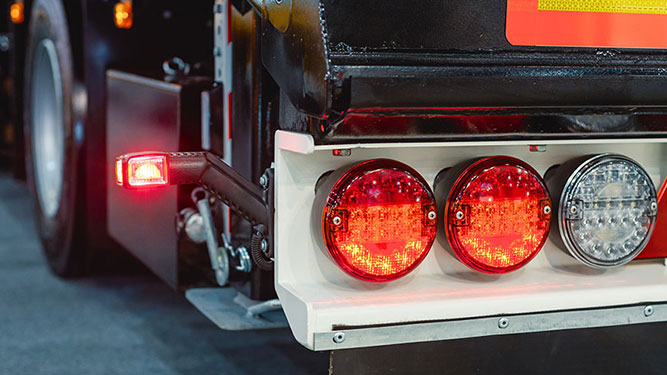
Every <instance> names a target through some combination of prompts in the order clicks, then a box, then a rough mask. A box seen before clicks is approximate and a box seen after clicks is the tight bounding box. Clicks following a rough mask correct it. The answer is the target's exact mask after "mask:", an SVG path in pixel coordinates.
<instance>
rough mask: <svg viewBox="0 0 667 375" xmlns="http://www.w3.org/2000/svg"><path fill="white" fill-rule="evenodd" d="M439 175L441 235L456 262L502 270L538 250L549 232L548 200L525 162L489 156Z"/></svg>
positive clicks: (521, 262) (496, 271)
mask: <svg viewBox="0 0 667 375" xmlns="http://www.w3.org/2000/svg"><path fill="white" fill-rule="evenodd" d="M443 176H444V177H442V178H438V183H437V186H438V189H437V191H438V196H443V197H448V198H447V204H446V205H445V211H444V229H445V234H446V236H447V241H448V243H449V245H450V247H451V249H452V251H453V252H454V254H455V255H456V256H457V257H458V258H459V260H461V262H463V263H464V264H466V265H467V266H468V267H470V268H472V269H473V270H476V271H479V272H484V273H491V274H500V273H507V272H511V271H514V270H517V269H519V268H521V267H523V266H524V265H526V264H527V263H528V262H530V260H531V259H533V258H534V257H535V255H537V253H538V252H539V251H540V249H542V246H543V245H544V242H545V241H546V239H547V236H548V235H549V226H550V219H551V200H550V198H549V193H548V192H547V189H546V186H545V184H544V182H543V181H542V178H541V177H540V176H539V174H538V173H537V172H536V171H535V170H534V169H533V168H532V167H531V166H529V165H528V164H526V163H524V162H522V161H521V160H518V159H515V158H511V157H507V156H495V157H487V158H482V159H477V160H473V161H468V162H464V163H461V164H459V165H457V166H455V167H453V168H451V169H450V170H448V171H447V172H446V173H444V174H443ZM441 192H442V194H440V193H441Z"/></svg>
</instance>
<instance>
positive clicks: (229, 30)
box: [227, 0, 232, 44]
mask: <svg viewBox="0 0 667 375" xmlns="http://www.w3.org/2000/svg"><path fill="white" fill-rule="evenodd" d="M231 42H232V1H231V0H227V44H229V43H231Z"/></svg>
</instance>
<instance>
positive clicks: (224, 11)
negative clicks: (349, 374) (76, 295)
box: [28, 0, 667, 351]
mask: <svg viewBox="0 0 667 375" xmlns="http://www.w3.org/2000/svg"><path fill="white" fill-rule="evenodd" d="M44 1H45V0H44ZM127 3H129V4H130V5H131V6H133V7H134V9H135V10H137V9H145V12H146V14H152V13H151V12H150V10H146V9H149V6H148V4H152V3H151V2H150V1H146V2H139V1H138V0H137V1H134V2H118V3H117V4H126V5H127ZM83 4H84V5H87V6H88V7H84V8H83V9H84V11H87V12H89V13H87V14H88V15H89V16H90V17H91V18H90V19H89V20H88V21H87V22H92V21H90V20H98V19H99V20H102V19H106V18H109V17H107V16H108V14H107V13H104V12H103V11H102V10H100V9H98V8H96V7H97V5H92V4H88V3H87V2H85V1H84V2H83ZM117 4H116V8H115V10H116V13H115V15H116V17H121V18H123V13H122V12H121V13H120V15H119V13H118V5H117ZM142 4H146V8H140V6H141V5H142ZM175 7H176V8H173V9H171V10H170V12H173V14H178V13H177V12H176V11H175V9H178V5H175ZM123 9H127V8H121V11H122V10H123ZM129 9H130V10H131V9H132V8H129ZM207 9H208V10H207V12H208V13H206V14H204V13H203V11H197V10H194V9H190V11H191V13H188V14H187V20H188V22H192V20H197V19H202V20H206V19H208V20H209V21H210V26H211V27H210V30H207V28H206V27H204V28H203V30H200V31H198V32H197V34H196V36H198V38H197V37H194V38H193V40H192V43H184V44H181V43H176V44H175V45H174V47H173V48H171V49H170V48H162V49H160V50H159V52H156V53H155V56H153V55H151V56H150V58H148V59H145V60H142V61H138V60H137V59H135V58H134V57H133V56H132V54H128V53H127V52H123V53H121V52H113V51H125V50H124V49H123V47H122V45H123V43H135V44H132V45H133V46H135V47H137V48H141V47H142V46H143V47H144V48H147V45H145V44H141V43H140V42H139V41H134V42H133V41H131V38H130V35H131V34H129V33H131V32H132V30H135V32H138V29H137V28H138V27H141V26H140V25H141V22H142V18H140V17H138V13H135V18H134V22H135V25H134V26H132V25H130V28H129V31H128V29H124V28H123V27H120V26H119V23H118V21H117V20H116V25H115V26H116V28H115V29H113V28H110V29H104V28H99V26H93V25H92V24H91V25H88V24H86V23H85V22H84V24H85V25H88V26H86V27H84V30H88V31H87V32H90V34H88V35H92V36H95V37H96V38H98V39H91V40H102V41H105V42H106V44H105V45H107V46H109V50H110V51H112V52H113V53H110V54H101V52H99V50H94V49H93V48H94V45H93V44H91V43H88V42H87V41H86V40H84V41H83V44H84V50H86V51H98V52H99V53H100V54H98V55H94V56H89V55H85V54H84V56H88V57H84V58H83V61H84V65H85V64H89V65H85V66H90V67H89V70H88V71H89V72H90V73H91V74H93V75H94V76H95V77H97V78H96V79H97V81H95V82H97V83H95V84H92V83H91V82H92V81H91V78H90V76H87V78H86V82H85V83H84V84H83V86H85V88H86V90H87V93H88V94H87V95H88V96H87V97H88V98H89V102H88V113H87V114H86V117H85V118H86V119H91V118H95V119H97V120H99V121H96V122H94V125H93V123H92V122H90V121H88V120H86V121H88V122H86V123H85V126H86V129H88V127H91V126H97V127H102V128H103V130H104V131H102V132H100V131H99V129H98V130H96V131H94V132H93V133H90V132H86V134H94V135H95V137H96V138H95V140H94V142H98V143H97V144H103V145H104V147H103V151H100V150H89V152H88V154H86V156H85V158H86V159H85V160H86V163H87V164H86V167H85V168H86V173H87V176H88V178H92V177H91V176H93V177H94V178H96V179H102V180H103V181H104V190H102V191H103V192H104V196H103V199H102V200H101V201H99V200H98V201H97V202H98V204H102V205H103V206H104V207H103V209H102V211H101V212H103V213H104V220H103V223H104V224H105V225H104V227H103V228H102V230H103V232H104V233H105V236H108V237H110V240H111V241H112V242H115V243H118V244H121V245H122V246H123V247H124V248H125V249H126V250H128V251H130V252H131V253H132V254H133V255H135V256H136V257H137V258H139V259H140V260H141V261H143V262H144V263H145V264H147V265H148V267H149V268H151V269H152V270H153V271H154V272H156V273H157V274H158V275H159V276H160V277H161V278H163V279H164V280H165V281H167V282H168V283H169V284H170V285H172V286H174V287H176V288H180V289H182V290H186V295H187V297H188V299H190V301H192V302H193V304H195V306H197V307H198V308H199V309H200V310H202V312H203V313H204V314H206V315H207V316H208V317H209V318H211V319H212V320H213V321H214V322H215V323H216V324H218V325H219V326H221V327H222V328H225V329H247V328H262V327H264V328H267V327H275V326H280V325H283V324H285V322H284V321H283V320H282V318H281V317H280V316H278V317H277V318H276V317H275V316H274V317H270V316H269V315H270V314H269V313H268V311H271V310H275V309H276V308H279V307H281V308H282V311H284V315H285V317H286V319H287V323H288V324H289V326H290V328H291V330H292V333H293V334H294V337H295V338H296V340H297V341H298V342H299V343H301V344H302V345H303V346H305V347H306V348H308V349H311V350H316V351H319V350H339V349H349V348H360V347H371V346H385V345H396V344H404V343H414V342H434V341H442V340H452V339H459V338H471V337H481V336H491V335H506V334H515V333H527V332H545V331H552V330H564V329H576V328H591V327H606V326H616V325H630V324H639V323H655V322H661V321H667V289H665V284H667V276H665V275H666V274H665V261H664V258H665V257H667V248H665V245H664V241H663V240H662V239H663V237H664V235H665V234H664V233H666V232H665V230H666V228H663V227H664V226H665V225H667V223H666V222H665V219H664V218H662V216H663V212H664V210H665V205H667V202H664V201H663V182H664V180H665V177H666V176H667V169H666V168H665V165H666V164H667V153H666V152H665V151H666V150H667V148H666V147H667V125H665V124H666V123H667V122H666V120H667V107H665V103H667V93H666V92H665V90H663V87H664V85H665V83H667V74H666V71H665V69H664V66H665V65H667V55H666V54H665V52H664V51H665V48H667V36H666V35H667V6H665V5H664V4H662V3H661V2H656V1H642V2H639V3H638V2H632V1H626V0H608V1H589V0H577V1H559V0H507V1H499V0H475V1H473V0H459V1H445V2H436V1H422V2H419V3H418V4H415V3H412V2H390V3H383V4H381V5H378V4H375V3H371V2H368V1H355V2H340V1H335V0H324V1H319V2H316V1H311V0H266V1H255V0H250V1H247V2H245V1H223V0H216V1H215V2H213V3H211V4H210V8H207ZM93 13H94V14H93ZM126 13H127V12H126ZM128 14H129V16H132V13H127V14H126V15H128ZM162 15H163V17H164V15H165V13H162ZM129 16H128V17H129ZM105 17H106V18H105ZM157 18H159V17H157ZM146 19H150V18H149V17H147V18H146ZM100 22H101V21H100ZM105 22H111V20H107V21H105ZM152 22H156V24H159V22H158V21H152ZM121 24H122V22H121ZM185 24H187V22H186V23H185ZM163 26H164V25H163ZM208 31H210V32H211V34H208V36H209V37H210V36H211V35H212V39H211V40H209V41H208V42H207V40H208V39H205V38H203V37H201V36H202V35H207V34H206V32H208ZM145 33H146V32H142V33H141V34H140V35H142V36H144V37H146V38H147V39H146V40H150V38H148V37H147V36H146V35H147V34H145ZM193 33H195V31H194V29H193ZM91 38H92V37H91ZM112 41H113V43H112ZM206 51H213V54H212V55H207V52H206ZM180 52H182V53H183V54H184V56H188V57H187V58H180V57H177V58H174V57H173V56H176V54H178V53H180ZM161 58H164V60H165V61H164V64H162V66H159V64H155V61H159V60H160V59H161ZM197 59H198V60H197ZM207 61H208V62H209V63H211V65H210V66H208V68H207V65H206V62H207ZM139 68H141V69H139ZM100 82H104V84H103V85H101V84H100ZM101 89H103V90H104V93H105V94H104V95H100V93H99V90H101ZM95 90H98V91H95ZM93 92H95V93H96V94H93ZM90 98H94V99H93V100H94V103H93V104H94V105H93V106H91V102H90ZM96 106H97V107H96ZM91 108H103V109H104V112H105V116H102V117H100V116H99V114H95V113H91V112H90V111H91ZM91 116H92V117H91ZM86 142H88V139H86ZM95 157H98V158H99V159H95ZM92 160H95V162H92ZM98 161H101V162H98ZM31 162H32V161H29V163H28V164H29V165H30V163H31ZM29 168H30V167H29ZM82 183H84V184H85V182H82ZM91 199H92V198H91ZM100 202H102V203H100ZM87 219H88V220H89V221H90V218H87ZM174 222H175V223H176V225H174Z"/></svg>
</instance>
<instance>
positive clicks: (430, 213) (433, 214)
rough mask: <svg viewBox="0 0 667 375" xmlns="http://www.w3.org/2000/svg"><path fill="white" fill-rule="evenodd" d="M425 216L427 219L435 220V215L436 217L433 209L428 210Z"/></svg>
mask: <svg viewBox="0 0 667 375" xmlns="http://www.w3.org/2000/svg"><path fill="white" fill-rule="evenodd" d="M427 217H428V219H429V220H435V217H436V213H435V211H429V213H428V215H427Z"/></svg>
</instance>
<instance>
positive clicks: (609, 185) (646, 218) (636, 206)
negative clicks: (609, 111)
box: [558, 154, 658, 268]
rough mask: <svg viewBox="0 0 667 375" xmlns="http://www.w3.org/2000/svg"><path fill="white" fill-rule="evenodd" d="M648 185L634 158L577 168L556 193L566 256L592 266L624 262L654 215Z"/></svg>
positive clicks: (639, 245)
mask: <svg viewBox="0 0 667 375" xmlns="http://www.w3.org/2000/svg"><path fill="white" fill-rule="evenodd" d="M657 202H658V201H657V194H656V191H655V186H654V185H653V181H652V180H651V178H650V177H649V176H648V174H647V173H646V171H645V170H644V169H643V168H642V167H641V166H639V164H637V162H635V161H634V160H632V159H630V158H627V157H625V156H621V155H613V154H604V155H598V156H595V157H593V158H590V159H588V160H586V161H585V162H583V163H582V164H580V165H579V167H578V168H576V169H575V170H574V172H573V174H572V175H571V176H570V178H569V179H568V181H567V183H566V184H565V187H564V189H563V193H562V195H561V200H560V207H559V215H558V217H559V222H560V223H559V224H560V232H561V237H562V239H563V242H564V243H565V245H566V247H567V248H568V250H569V251H570V253H571V254H572V255H573V256H574V257H575V258H577V259H579V260H580V261H582V262H583V263H585V264H587V265H589V266H591V267H596V268H602V267H613V266H619V265H622V264H625V263H627V262H629V261H631V260H632V259H634V257H635V256H637V255H638V254H639V253H640V252H641V251H642V250H643V249H644V246H646V243H647V242H648V240H649V238H650V235H651V232H652V231H653V227H654V224H655V220H656V215H657V212H658V204H657Z"/></svg>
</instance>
